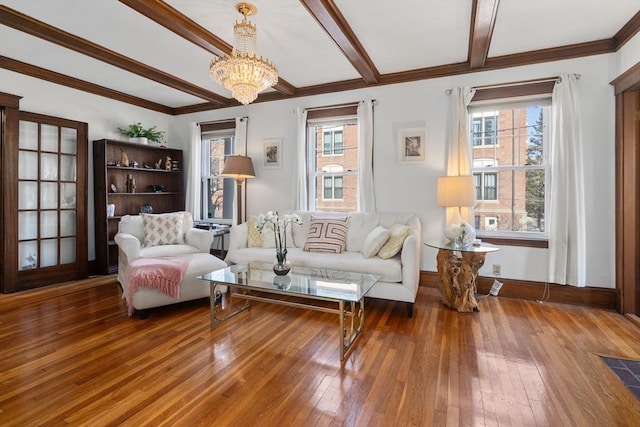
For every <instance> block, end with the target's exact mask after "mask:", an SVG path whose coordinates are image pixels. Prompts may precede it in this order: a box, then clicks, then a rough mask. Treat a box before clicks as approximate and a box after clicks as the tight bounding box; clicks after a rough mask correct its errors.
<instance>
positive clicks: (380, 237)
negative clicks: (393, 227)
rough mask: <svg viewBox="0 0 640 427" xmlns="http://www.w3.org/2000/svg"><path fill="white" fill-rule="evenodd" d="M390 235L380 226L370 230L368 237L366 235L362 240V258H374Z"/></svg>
mask: <svg viewBox="0 0 640 427" xmlns="http://www.w3.org/2000/svg"><path fill="white" fill-rule="evenodd" d="M390 235H391V233H390V232H389V230H387V229H386V228H384V227H381V226H377V227H376V228H374V229H373V230H371V232H370V233H369V235H367V238H366V239H365V240H364V246H363V248H362V256H364V257H365V258H371V257H374V256H376V254H377V253H378V251H379V250H380V248H382V246H383V245H384V244H385V243H387V240H389V236H390Z"/></svg>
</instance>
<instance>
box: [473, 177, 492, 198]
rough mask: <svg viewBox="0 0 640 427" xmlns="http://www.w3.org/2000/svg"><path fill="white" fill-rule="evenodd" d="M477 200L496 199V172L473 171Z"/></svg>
mask: <svg viewBox="0 0 640 427" xmlns="http://www.w3.org/2000/svg"><path fill="white" fill-rule="evenodd" d="M473 177H474V179H475V184H476V201H477V200H484V201H487V200H498V174H497V173H495V172H475V173H474V174H473Z"/></svg>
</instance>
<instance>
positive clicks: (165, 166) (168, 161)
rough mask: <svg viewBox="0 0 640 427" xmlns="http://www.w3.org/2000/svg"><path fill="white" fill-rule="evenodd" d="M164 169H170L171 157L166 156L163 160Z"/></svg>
mask: <svg viewBox="0 0 640 427" xmlns="http://www.w3.org/2000/svg"><path fill="white" fill-rule="evenodd" d="M164 169H165V170H168V171H170V170H171V157H169V156H167V159H166V160H165V161H164Z"/></svg>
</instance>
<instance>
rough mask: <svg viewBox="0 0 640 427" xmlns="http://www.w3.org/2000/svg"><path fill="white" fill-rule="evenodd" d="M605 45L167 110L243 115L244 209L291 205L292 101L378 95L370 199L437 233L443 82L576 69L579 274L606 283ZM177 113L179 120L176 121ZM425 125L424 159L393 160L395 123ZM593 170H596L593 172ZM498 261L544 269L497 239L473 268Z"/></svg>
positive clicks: (522, 272) (609, 280) (531, 275)
mask: <svg viewBox="0 0 640 427" xmlns="http://www.w3.org/2000/svg"><path fill="white" fill-rule="evenodd" d="M615 61H616V57H615V55H614V54H609V55H599V56H595V57H590V58H580V59H575V60H567V61H559V62H554V63H548V64H539V65H532V66H527V67H518V68H512V69H508V70H498V71H490V72H482V73H474V74H467V75H461V76H453V77H446V78H440V79H433V80H424V81H419V82H411V83H404V84H397V85H389V86H381V87H377V88H371V89H362V90H355V91H349V92H341V93H335V94H327V95H318V96H313V97H305V98H297V99H290V100H284V101H277V102H269V103H258V104H253V105H249V106H247V107H239V108H235V109H229V110H226V111H211V112H205V113H197V114H192V115H189V116H181V117H178V118H177V122H178V123H180V124H178V125H177V127H179V128H181V129H186V128H187V127H188V125H187V124H186V123H187V122H189V121H207V120H215V119H223V118H230V117H234V116H236V115H247V116H248V117H249V125H248V144H249V148H248V155H249V156H251V157H252V158H253V160H254V166H255V167H256V173H257V175H258V177H257V179H254V180H250V181H248V183H247V187H246V188H247V195H248V203H247V211H248V213H249V214H257V213H259V212H262V211H266V210H275V209H281V210H284V209H292V208H293V205H292V192H293V184H292V183H293V179H294V176H293V172H294V171H293V169H292V167H290V163H291V162H292V156H293V152H294V143H295V141H294V138H295V123H296V122H295V115H294V113H293V110H294V109H295V108H296V107H317V106H324V105H334V104H339V103H342V102H353V101H358V100H362V99H367V98H373V99H376V100H377V101H378V105H377V106H376V107H375V114H374V120H375V124H374V132H375V150H374V174H375V181H376V198H377V205H378V210H379V211H381V212H414V213H416V214H418V215H419V216H420V218H421V219H422V224H423V230H424V231H423V236H424V238H425V239H433V238H439V237H441V235H442V231H443V229H444V223H445V219H444V209H443V208H441V207H438V206H437V204H436V185H435V183H436V178H437V177H438V176H441V175H443V174H444V173H445V167H446V160H445V155H446V150H445V131H446V128H445V123H446V115H447V108H448V101H449V99H448V95H447V94H446V93H445V91H446V89H448V88H452V87H455V86H463V85H468V86H478V85H485V84H492V83H504V82H512V81H518V80H527V79H535V78H543V77H552V76H557V75H560V74H563V73H578V74H580V75H581V78H580V81H579V89H580V96H581V100H582V105H581V108H582V115H583V137H584V147H585V153H584V160H585V166H586V167H585V171H586V177H585V188H586V189H587V197H586V210H587V214H586V220H587V229H588V237H587V239H588V240H587V257H588V260H587V283H588V284H589V285H591V286H599V287H610V288H612V287H615V282H614V277H615V263H614V98H613V89H612V87H611V86H610V85H609V82H610V81H611V80H612V79H613V76H612V74H614V73H615V68H616V67H615ZM181 122H185V124H182V123H181ZM416 122H423V123H424V124H426V126H427V128H428V131H427V159H426V161H425V162H424V163H421V164H411V165H407V164H403V163H400V162H399V161H398V153H397V151H396V135H397V131H398V129H401V128H403V127H407V126H413V125H415V124H416ZM272 137H278V138H282V140H283V155H284V158H283V163H284V167H283V168H282V169H280V170H263V169H262V168H261V162H262V153H261V148H262V140H263V139H264V138H272ZM596 171H597V173H596ZM435 256H436V251H435V250H434V249H431V248H427V247H424V250H423V255H422V265H421V268H422V269H423V270H428V271H435V270H436V262H435ZM494 263H495V264H500V265H501V267H502V276H503V277H505V278H514V279H522V280H534V281H540V282H544V281H546V276H547V273H546V271H547V250H546V249H534V248H523V247H513V246H504V247H502V249H501V250H500V252H498V253H495V254H490V255H488V257H487V263H486V265H485V266H484V267H483V269H482V270H481V274H482V275H487V276H490V275H491V274H492V273H491V266H492V264H494Z"/></svg>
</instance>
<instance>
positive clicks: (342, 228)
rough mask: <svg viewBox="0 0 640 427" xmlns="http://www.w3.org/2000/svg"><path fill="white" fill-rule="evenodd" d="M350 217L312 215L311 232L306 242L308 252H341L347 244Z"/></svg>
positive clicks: (305, 248) (305, 246) (305, 247)
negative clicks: (319, 216)
mask: <svg viewBox="0 0 640 427" xmlns="http://www.w3.org/2000/svg"><path fill="white" fill-rule="evenodd" d="M348 223H349V217H342V218H318V217H314V216H312V217H311V221H310V223H309V232H308V233H307V240H306V241H305V244H304V250H305V251H307V252H330V253H336V254H340V253H342V252H344V250H345V248H346V246H347V224H348Z"/></svg>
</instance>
